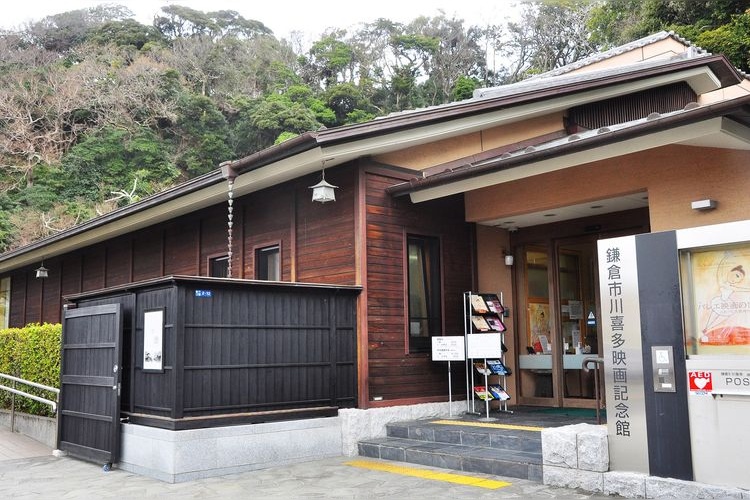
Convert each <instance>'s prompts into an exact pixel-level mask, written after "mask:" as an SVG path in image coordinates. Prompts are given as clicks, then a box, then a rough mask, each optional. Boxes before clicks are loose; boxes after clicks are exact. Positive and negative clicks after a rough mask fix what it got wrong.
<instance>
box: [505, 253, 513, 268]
mask: <svg viewBox="0 0 750 500" xmlns="http://www.w3.org/2000/svg"><path fill="white" fill-rule="evenodd" d="M505 265H506V266H512V265H513V256H512V255H510V254H505Z"/></svg>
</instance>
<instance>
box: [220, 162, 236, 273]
mask: <svg viewBox="0 0 750 500" xmlns="http://www.w3.org/2000/svg"><path fill="white" fill-rule="evenodd" d="M219 166H220V167H221V176H222V177H224V178H225V179H226V180H227V278H231V277H232V226H233V225H234V222H233V221H232V219H233V218H234V214H233V212H234V206H233V205H234V179H236V178H237V171H236V170H235V169H234V167H232V162H229V161H225V162H224V163H222V164H221V165H219Z"/></svg>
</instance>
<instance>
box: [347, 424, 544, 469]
mask: <svg viewBox="0 0 750 500" xmlns="http://www.w3.org/2000/svg"><path fill="white" fill-rule="evenodd" d="M359 454H360V455H361V456H365V457H370V458H378V459H382V460H396V461H400V462H407V463H414V464H421V465H428V466H432V467H440V468H444V469H451V470H457V471H463V472H479V473H484V474H493V475H497V476H505V477H515V478H521V479H529V480H532V481H540V482H541V480H542V445H541V432H540V429H537V428H532V427H529V426H516V425H507V424H481V423H467V422H452V421H447V420H445V421H441V420H428V421H415V422H402V423H394V424H389V425H388V426H387V437H385V438H380V439H371V440H366V441H361V442H360V443H359Z"/></svg>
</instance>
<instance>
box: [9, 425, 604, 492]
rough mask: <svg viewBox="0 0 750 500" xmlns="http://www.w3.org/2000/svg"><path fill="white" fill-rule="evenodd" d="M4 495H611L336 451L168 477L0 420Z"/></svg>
mask: <svg viewBox="0 0 750 500" xmlns="http://www.w3.org/2000/svg"><path fill="white" fill-rule="evenodd" d="M0 496H2V498H12V499H13V500H19V499H27V498H35V499H38V498H42V499H46V498H66V499H79V498H81V499H94V498H96V499H99V498H121V499H131V498H132V499H143V498H221V499H233V498H264V499H265V498H285V499H289V498H303V499H306V498H313V499H314V498H383V497H385V498H388V497H390V498H405V497H408V498H410V499H412V498H417V499H420V498H424V499H431V500H437V499H441V498H448V499H451V500H457V499H462V498H467V499H475V498H518V499H521V498H522V499H527V498H561V499H571V500H572V499H584V498H593V499H604V498H610V499H611V498H612V497H607V496H600V495H599V496H598V495H591V494H588V493H584V492H580V491H575V490H567V489H563V488H552V487H548V486H544V485H542V484H539V483H536V482H533V481H524V480H519V479H513V478H502V477H497V476H488V475H484V474H463V473H455V472H452V471H446V470H444V469H435V468H432V467H423V466H414V465H412V464H404V463H399V462H390V461H380V460H371V459H362V458H359V457H354V458H347V457H339V458H332V459H325V460H317V461H314V462H306V463H301V464H295V465H288V466H284V467H275V468H272V469H266V470H260V471H253V472H244V473H241V474H232V475H227V476H222V477H214V478H209V479H201V480H197V481H190V482H185V483H178V484H168V483H164V482H161V481H158V480H156V479H151V478H148V477H144V476H138V475H136V474H132V473H129V472H125V471H122V470H118V469H117V468H115V469H113V470H112V471H110V472H104V471H103V470H102V468H101V466H100V465H96V464H92V463H89V462H84V461H81V460H76V459H73V458H69V457H65V458H55V457H53V456H52V455H51V450H50V449H49V448H47V447H46V446H44V445H42V444H40V443H38V442H36V441H34V440H33V439H30V438H27V437H25V436H21V435H19V434H11V433H10V432H9V431H8V430H6V429H4V428H2V427H0Z"/></svg>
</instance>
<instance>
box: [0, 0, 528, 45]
mask: <svg viewBox="0 0 750 500" xmlns="http://www.w3.org/2000/svg"><path fill="white" fill-rule="evenodd" d="M521 1H523V0H495V1H491V2H460V1H459V2H457V1H456V0H451V1H444V0H374V1H364V2H363V1H356V0H349V1H346V0H344V1H342V0H334V1H326V0H319V1H317V2H315V1H311V0H305V1H301V0H276V1H274V0H120V1H117V0H109V1H106V0H105V1H102V0H5V1H4V2H3V3H2V11H0V12H1V13H0V27H2V28H19V27H22V26H23V25H24V24H26V23H27V22H29V21H35V20H39V19H41V18H43V17H45V16H49V15H52V14H57V13H60V12H65V11H69V10H76V9H83V8H87V7H92V6H95V5H98V4H100V3H109V4H120V5H125V6H126V7H128V8H129V9H130V10H131V11H133V13H134V14H135V16H136V19H137V20H138V21H139V22H141V23H143V24H151V21H152V20H153V18H154V14H156V13H157V12H159V9H160V8H161V7H162V6H165V5H170V4H176V5H184V6H186V7H190V8H193V9H196V10H200V11H203V12H209V11H214V10H235V11H237V12H239V13H240V15H241V16H242V17H244V18H246V19H255V20H258V21H261V22H262V23H264V24H265V25H266V26H268V27H269V28H270V29H271V30H273V32H274V34H275V35H276V37H277V38H288V37H289V34H290V33H291V32H292V31H300V32H303V33H305V34H306V35H307V36H308V37H311V38H314V39H315V38H317V36H318V35H320V34H321V33H323V32H324V31H325V30H326V29H327V28H331V27H335V28H348V27H350V26H353V25H356V24H357V23H360V22H370V21H374V20H375V19H377V18H380V17H383V18H387V19H390V20H392V21H397V22H408V21H411V20H413V19H414V18H416V17H418V16H420V15H425V16H430V17H433V16H436V15H439V13H440V9H442V10H443V12H444V13H445V15H446V16H447V17H453V16H455V17H456V18H459V19H464V21H466V24H467V25H482V26H484V25H490V24H504V23H505V22H506V21H507V16H508V15H509V14H510V13H511V12H513V11H514V7H515V6H516V5H517V4H519V3H520V2H521Z"/></svg>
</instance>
